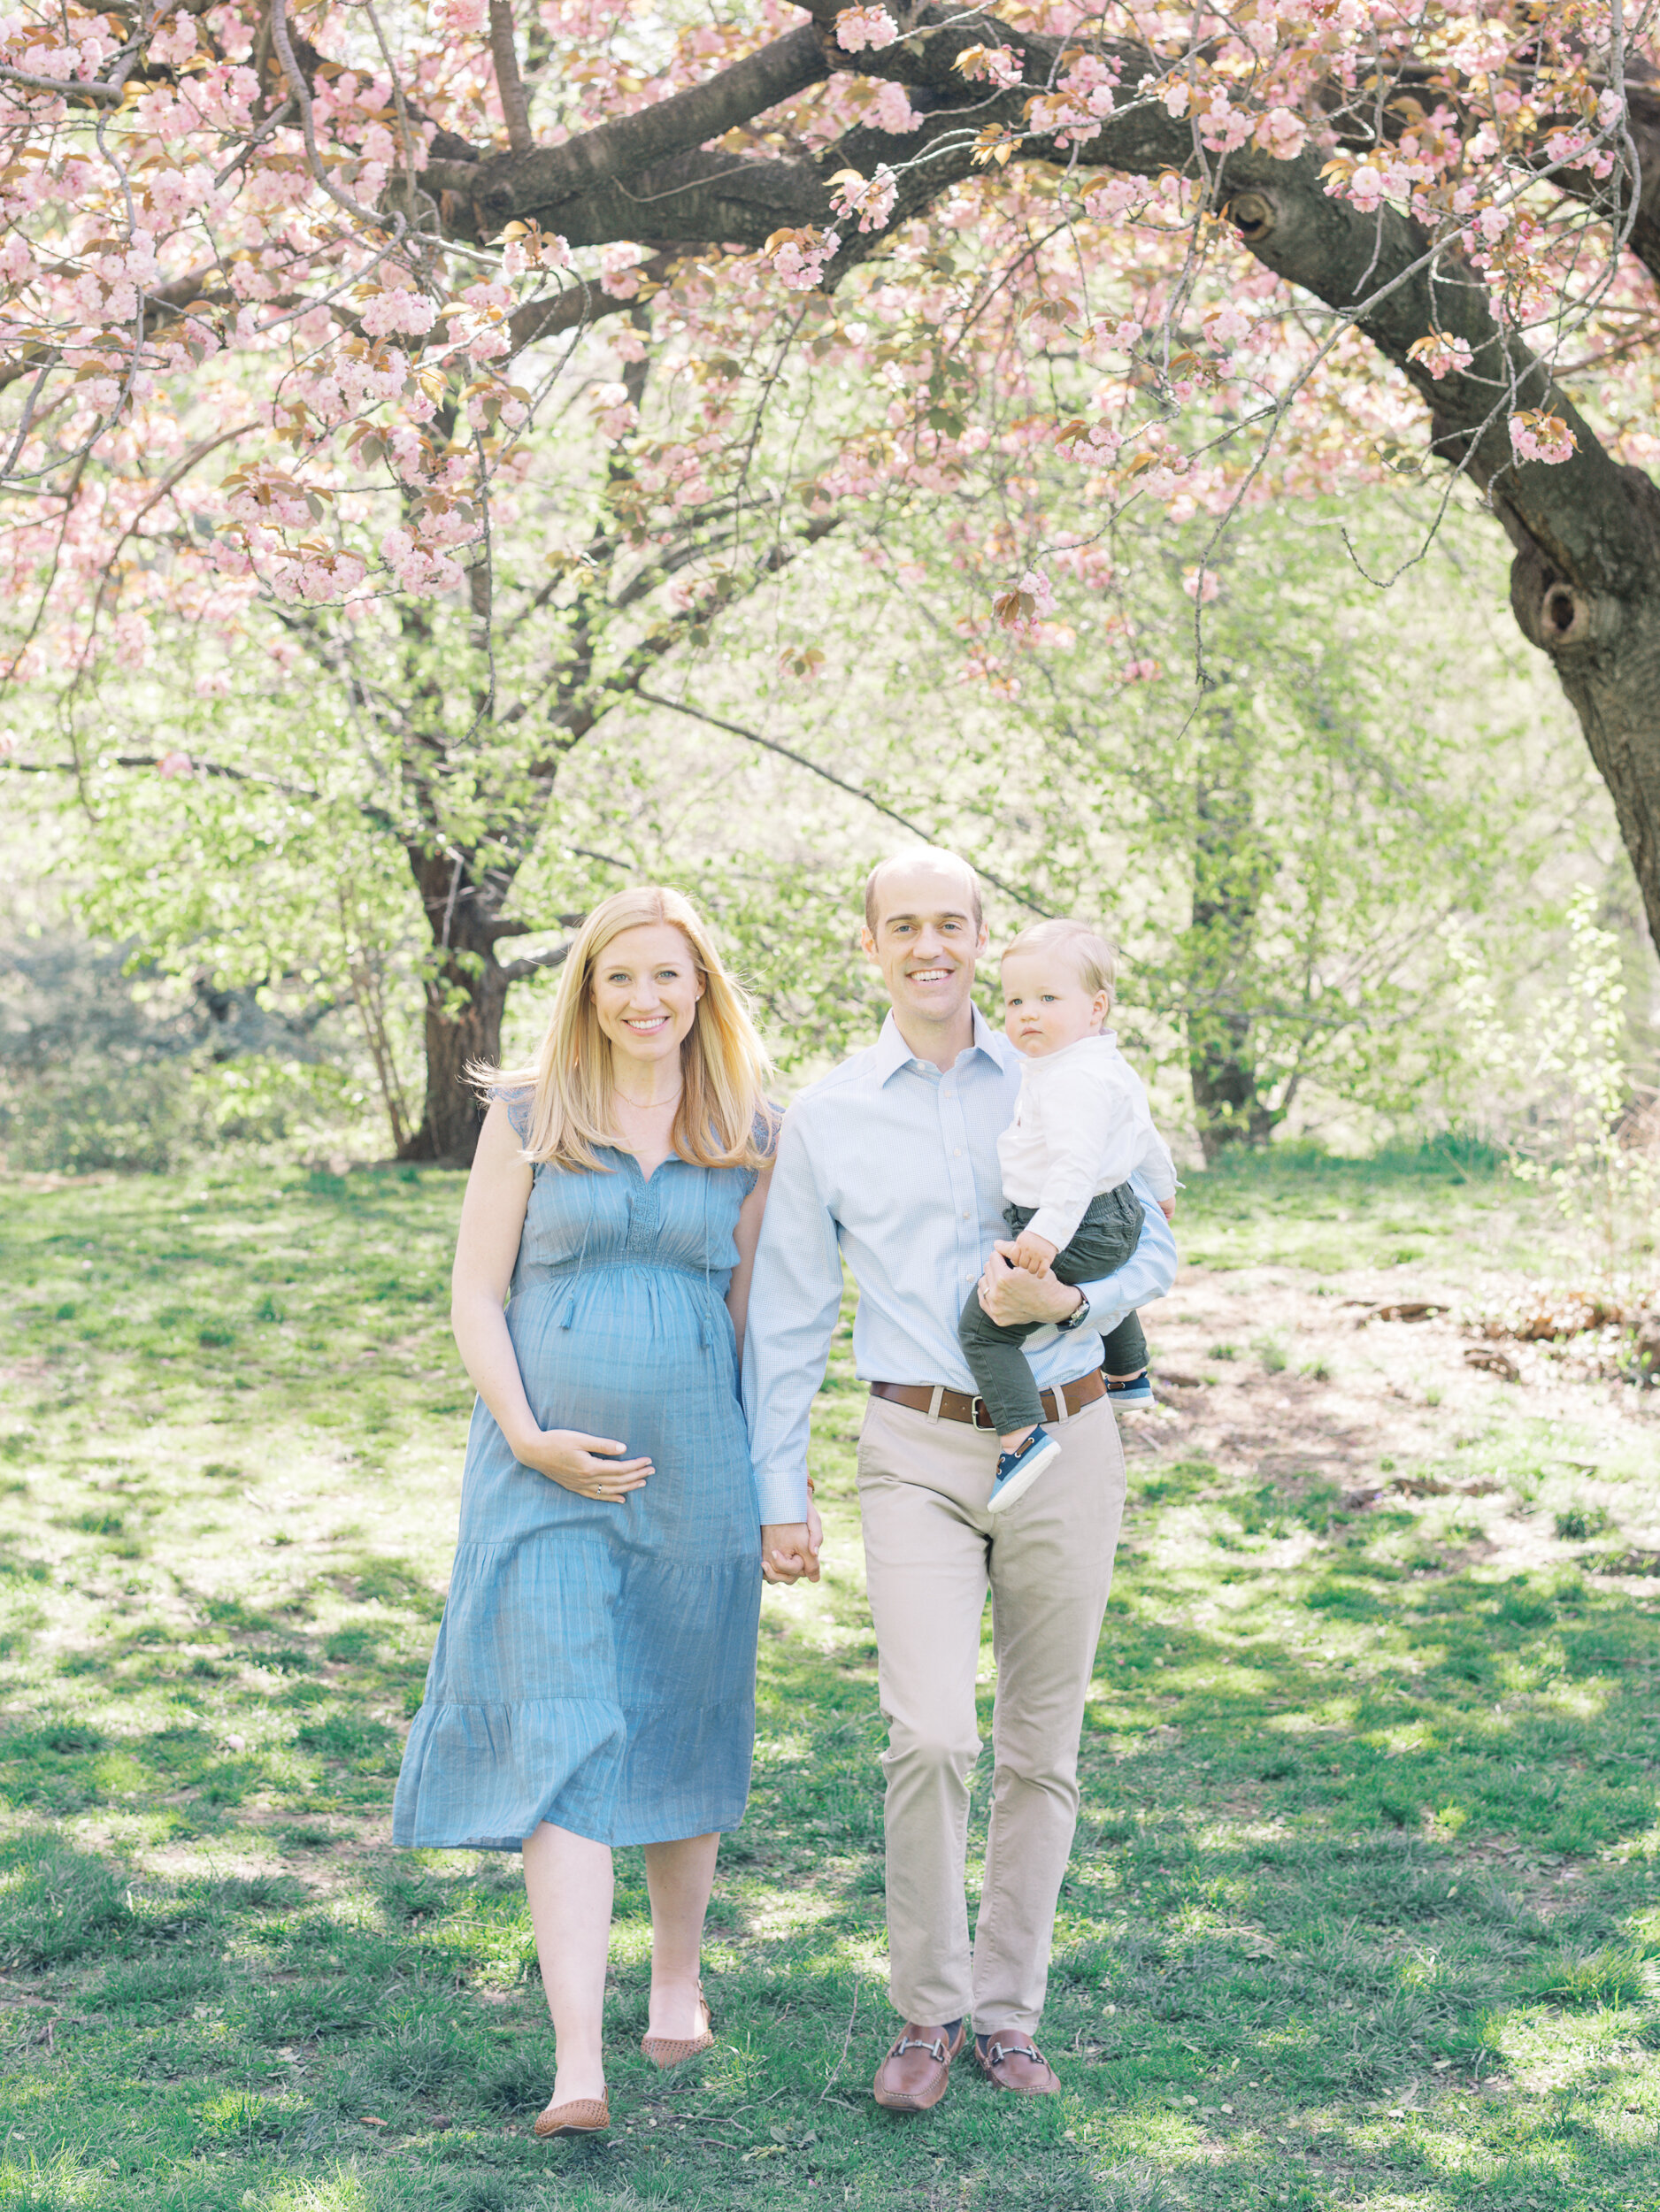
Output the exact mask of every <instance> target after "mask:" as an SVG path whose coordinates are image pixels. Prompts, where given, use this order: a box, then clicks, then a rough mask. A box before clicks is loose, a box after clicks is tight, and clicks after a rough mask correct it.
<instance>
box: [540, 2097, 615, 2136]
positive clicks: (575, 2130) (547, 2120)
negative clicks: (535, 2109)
mask: <svg viewBox="0 0 1660 2212" xmlns="http://www.w3.org/2000/svg"><path fill="white" fill-rule="evenodd" d="M610 2125H611V2101H610V2099H609V2097H578V2098H575V2099H574V2100H573V2101H572V2102H570V2103H569V2104H550V2105H549V2107H548V2108H547V2110H546V2111H545V2112H541V2113H538V2114H537V2116H536V2132H537V2134H538V2135H542V2136H548V2135H598V2134H600V2133H601V2132H602V2131H603V2130H604V2129H606V2128H608V2127H609V2126H610Z"/></svg>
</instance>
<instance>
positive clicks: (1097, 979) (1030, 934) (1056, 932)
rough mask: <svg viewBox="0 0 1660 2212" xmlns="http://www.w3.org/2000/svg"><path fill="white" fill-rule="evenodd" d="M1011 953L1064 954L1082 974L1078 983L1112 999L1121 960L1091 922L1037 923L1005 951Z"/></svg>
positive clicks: (1013, 940) (1006, 946) (1004, 955)
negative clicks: (1114, 981)
mask: <svg viewBox="0 0 1660 2212" xmlns="http://www.w3.org/2000/svg"><path fill="white" fill-rule="evenodd" d="M1011 952H1064V953H1065V955H1066V956H1067V957H1068V958H1069V959H1070V960H1071V961H1072V964H1073V966H1074V967H1075V968H1076V970H1077V972H1078V980H1079V981H1080V983H1081V984H1082V985H1083V987H1084V988H1085V990H1086V991H1087V992H1088V994H1089V995H1090V997H1091V998H1093V997H1094V996H1095V993H1096V992H1097V991H1104V992H1105V993H1106V994H1107V996H1108V998H1109V999H1111V996H1112V985H1113V979H1114V977H1115V976H1116V974H1117V972H1118V961H1117V957H1116V956H1115V955H1114V953H1113V949H1112V947H1111V944H1109V942H1108V941H1107V940H1106V939H1105V938H1104V937H1103V935H1102V933H1101V932H1100V931H1099V930H1098V929H1096V928H1095V926H1094V925H1093V924H1092V923H1090V922H1067V921H1055V922H1033V923H1032V924H1031V925H1030V926H1029V927H1027V928H1026V929H1023V930H1022V931H1021V932H1020V933H1019V935H1018V937H1015V938H1011V940H1010V941H1009V943H1008V944H1006V945H1005V946H1004V947H1003V953H1002V958H1003V959H1004V960H1006V959H1007V958H1008V957H1009V955H1010V954H1011Z"/></svg>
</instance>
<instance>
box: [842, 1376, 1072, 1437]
mask: <svg viewBox="0 0 1660 2212" xmlns="http://www.w3.org/2000/svg"><path fill="white" fill-rule="evenodd" d="M1106 1394H1107V1386H1106V1383H1105V1381H1104V1379H1103V1376H1102V1372H1101V1370H1100V1369H1099V1368H1098V1367H1092V1368H1091V1369H1090V1371H1089V1372H1088V1373H1087V1375H1080V1376H1079V1378H1078V1379H1077V1380H1076V1382H1069V1383H1062V1384H1061V1385H1060V1386H1059V1388H1058V1389H1056V1390H1041V1391H1040V1392H1039V1393H1038V1397H1039V1400H1040V1402H1041V1405H1042V1408H1043V1418H1044V1419H1045V1420H1046V1421H1058V1420H1059V1419H1060V1418H1061V1417H1062V1416H1063V1415H1065V1416H1068V1417H1070V1416H1071V1415H1072V1414H1074V1413H1081V1412H1082V1410H1083V1409H1084V1408H1085V1407H1086V1406H1092V1405H1094V1403H1095V1400H1096V1399H1097V1398H1104V1397H1105V1396H1106ZM871 1395H872V1398H889V1399H891V1400H892V1401H893V1402H894V1404H895V1405H896V1406H909V1407H910V1409H911V1411H912V1412H913V1413H928V1414H932V1413H934V1412H935V1411H936V1410H937V1412H938V1415H939V1417H940V1419H941V1421H967V1422H969V1423H971V1424H972V1426H973V1427H975V1428H977V1429H989V1428H990V1427H991V1426H992V1418H991V1416H990V1414H989V1413H988V1411H987V1410H986V1401H985V1400H984V1399H983V1398H974V1397H971V1396H970V1395H969V1394H968V1392H967V1391H966V1390H946V1389H943V1388H940V1389H937V1390H936V1388H935V1386H934V1385H933V1384H931V1383H883V1382H874V1383H872V1385H871ZM936 1396H937V1397H938V1399H939V1405H938V1407H937V1409H936V1407H935V1405H934V1399H935V1397H936ZM1057 1400H1058V1401H1059V1403H1058V1404H1057Z"/></svg>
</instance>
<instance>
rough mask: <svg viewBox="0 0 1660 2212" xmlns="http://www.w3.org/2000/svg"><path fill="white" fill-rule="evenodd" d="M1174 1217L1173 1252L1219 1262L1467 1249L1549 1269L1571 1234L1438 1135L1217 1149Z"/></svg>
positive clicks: (1334, 1267)
mask: <svg viewBox="0 0 1660 2212" xmlns="http://www.w3.org/2000/svg"><path fill="white" fill-rule="evenodd" d="M1180 1231H1181V1249H1182V1256H1183V1257H1184V1259H1187V1260H1190V1261H1197V1262H1199V1263H1202V1264H1203V1265H1204V1266H1207V1267H1225V1268H1226V1267H1248V1266H1249V1267H1263V1266H1291V1267H1306V1268H1311V1269H1313V1270H1314V1271H1316V1272H1325V1271H1341V1270H1343V1269H1347V1268H1355V1267H1410V1266H1413V1265H1417V1266H1419V1267H1420V1268H1423V1269H1428V1270H1433V1269H1435V1268H1438V1267H1440V1266H1442V1265H1445V1264H1449V1263H1450V1264H1453V1265H1455V1266H1456V1267H1459V1268H1460V1269H1461V1270H1462V1268H1463V1266H1464V1265H1465V1264H1467V1263H1468V1261H1469V1259H1470V1257H1471V1256H1472V1254H1479V1257H1480V1259H1481V1260H1482V1261H1483V1262H1484V1263H1486V1264H1487V1265H1489V1266H1496V1267H1504V1266H1512V1267H1519V1268H1523V1269H1526V1270H1528V1271H1531V1272H1533V1273H1535V1274H1537V1273H1541V1272H1544V1273H1549V1272H1553V1271H1555V1268H1556V1265H1557V1264H1558V1263H1560V1262H1561V1261H1562V1260H1563V1259H1564V1257H1565V1256H1566V1252H1565V1248H1566V1247H1567V1246H1568V1245H1569V1243H1570V1242H1571V1240H1570V1239H1569V1237H1568V1236H1567V1235H1566V1233H1565V1232H1564V1227H1563V1225H1562V1223H1561V1221H1560V1219H1559V1217H1557V1216H1556V1212H1555V1211H1554V1210H1553V1208H1552V1206H1551V1204H1550V1202H1549V1198H1547V1197H1545V1196H1543V1195H1541V1194H1540V1193H1538V1192H1537V1191H1533V1190H1530V1189H1528V1188H1526V1187H1525V1186H1523V1185H1520V1184H1518V1182H1517V1181H1516V1180H1515V1179H1514V1178H1513V1177H1512V1176H1510V1174H1508V1173H1507V1172H1506V1171H1505V1169H1504V1166H1503V1164H1502V1160H1501V1159H1500V1157H1499V1156H1497V1155H1495V1154H1494V1153H1493V1152H1491V1151H1490V1150H1489V1149H1488V1148H1487V1147H1485V1146H1483V1145H1480V1144H1477V1143H1474V1142H1471V1141H1461V1140H1458V1139H1456V1138H1450V1137H1449V1138H1445V1139H1441V1140H1440V1141H1436V1142H1434V1143H1431V1144H1426V1145H1423V1146H1419V1147H1416V1148H1413V1149H1411V1150H1405V1149H1403V1150H1399V1151H1384V1152H1379V1153H1377V1154H1375V1155H1373V1156H1372V1157H1371V1158H1370V1159H1360V1160H1352V1159H1344V1158H1342V1157H1341V1156H1337V1155H1334V1154H1330V1153H1325V1152H1321V1151H1318V1150H1317V1149H1316V1148H1314V1147H1312V1146H1308V1145H1289V1144H1287V1145H1277V1146H1275V1147H1274V1148H1273V1149H1272V1151H1271V1152H1268V1153H1265V1154H1264V1153H1249V1152H1237V1153H1233V1154H1228V1153H1224V1154H1223V1156H1222V1157H1221V1158H1220V1159H1219V1160H1218V1162H1217V1164H1216V1165H1215V1166H1214V1167H1212V1168H1211V1169H1210V1171H1208V1172H1207V1173H1205V1174H1203V1175H1193V1176H1190V1177H1189V1178H1188V1179H1187V1186H1186V1187H1185V1188H1184V1190H1183V1191H1182V1194H1181V1207H1180Z"/></svg>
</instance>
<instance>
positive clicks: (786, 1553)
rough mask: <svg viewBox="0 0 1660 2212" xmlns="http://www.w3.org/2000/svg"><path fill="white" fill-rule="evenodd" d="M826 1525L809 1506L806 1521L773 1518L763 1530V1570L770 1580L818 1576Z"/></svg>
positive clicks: (798, 1579) (811, 1579)
mask: <svg viewBox="0 0 1660 2212" xmlns="http://www.w3.org/2000/svg"><path fill="white" fill-rule="evenodd" d="M823 1541H824V1524H823V1522H822V1521H820V1520H819V1518H818V1512H817V1510H816V1509H815V1508H814V1507H813V1506H811V1505H809V1506H808V1508H807V1518H806V1519H805V1520H804V1521H769V1522H768V1523H767V1525H766V1526H765V1528H764V1529H763V1530H762V1531H761V1573H762V1576H763V1578H765V1580H766V1581H768V1582H799V1581H800V1580H801V1578H802V1577H803V1575H805V1576H806V1578H807V1579H808V1581H809V1582H817V1581H818V1547H819V1545H820V1544H821V1543H822V1542H823Z"/></svg>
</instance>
